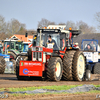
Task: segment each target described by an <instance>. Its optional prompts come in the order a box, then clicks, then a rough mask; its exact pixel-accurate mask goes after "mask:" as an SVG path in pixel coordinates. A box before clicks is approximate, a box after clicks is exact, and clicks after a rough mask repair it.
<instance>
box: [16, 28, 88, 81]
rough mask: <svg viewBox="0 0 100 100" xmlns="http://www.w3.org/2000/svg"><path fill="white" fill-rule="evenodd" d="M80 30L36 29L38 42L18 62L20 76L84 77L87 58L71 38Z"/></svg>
mask: <svg viewBox="0 0 100 100" xmlns="http://www.w3.org/2000/svg"><path fill="white" fill-rule="evenodd" d="M80 33H81V31H80V30H64V29H37V39H36V41H35V43H36V46H33V47H32V48H31V49H30V50H29V51H28V54H27V55H24V56H20V57H19V59H18V61H17V62H16V63H17V66H16V76H17V79H18V80H22V79H26V78H29V77H42V78H46V79H48V80H50V81H60V80H61V79H64V80H75V81H82V80H83V79H84V76H85V65H86V59H85V56H84V54H83V52H82V51H80V50H79V49H77V48H75V47H74V46H73V40H72V38H73V37H74V36H77V35H79V34H80Z"/></svg>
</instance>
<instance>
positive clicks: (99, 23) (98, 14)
mask: <svg viewBox="0 0 100 100" xmlns="http://www.w3.org/2000/svg"><path fill="white" fill-rule="evenodd" d="M95 19H96V21H97V24H98V25H97V26H98V29H99V30H100V12H97V13H96V14H95Z"/></svg>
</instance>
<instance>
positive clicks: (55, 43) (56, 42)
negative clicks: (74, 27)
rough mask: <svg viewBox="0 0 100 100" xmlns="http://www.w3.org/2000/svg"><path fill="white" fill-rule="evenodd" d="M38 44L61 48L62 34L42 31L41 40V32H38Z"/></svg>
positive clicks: (55, 48) (56, 48)
mask: <svg viewBox="0 0 100 100" xmlns="http://www.w3.org/2000/svg"><path fill="white" fill-rule="evenodd" d="M36 46H43V47H47V48H52V49H53V50H60V35H59V34H58V33H41V41H40V33H38V36H37V41H36Z"/></svg>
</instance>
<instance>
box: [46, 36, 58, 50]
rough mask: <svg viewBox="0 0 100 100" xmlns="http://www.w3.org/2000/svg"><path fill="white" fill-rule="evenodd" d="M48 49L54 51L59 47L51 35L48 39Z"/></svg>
mask: <svg viewBox="0 0 100 100" xmlns="http://www.w3.org/2000/svg"><path fill="white" fill-rule="evenodd" d="M47 47H48V48H53V49H55V50H56V49H57V45H56V42H55V40H54V39H52V38H51V35H49V37H48V42H47Z"/></svg>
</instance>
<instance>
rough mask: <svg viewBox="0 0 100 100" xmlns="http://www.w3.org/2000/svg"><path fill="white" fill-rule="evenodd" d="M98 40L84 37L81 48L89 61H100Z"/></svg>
mask: <svg viewBox="0 0 100 100" xmlns="http://www.w3.org/2000/svg"><path fill="white" fill-rule="evenodd" d="M98 46H99V45H98V40H95V39H83V40H82V43H81V49H82V50H83V51H84V52H83V53H84V55H85V56H86V59H87V62H88V63H96V62H98V61H99V59H100V57H99V52H98Z"/></svg>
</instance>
